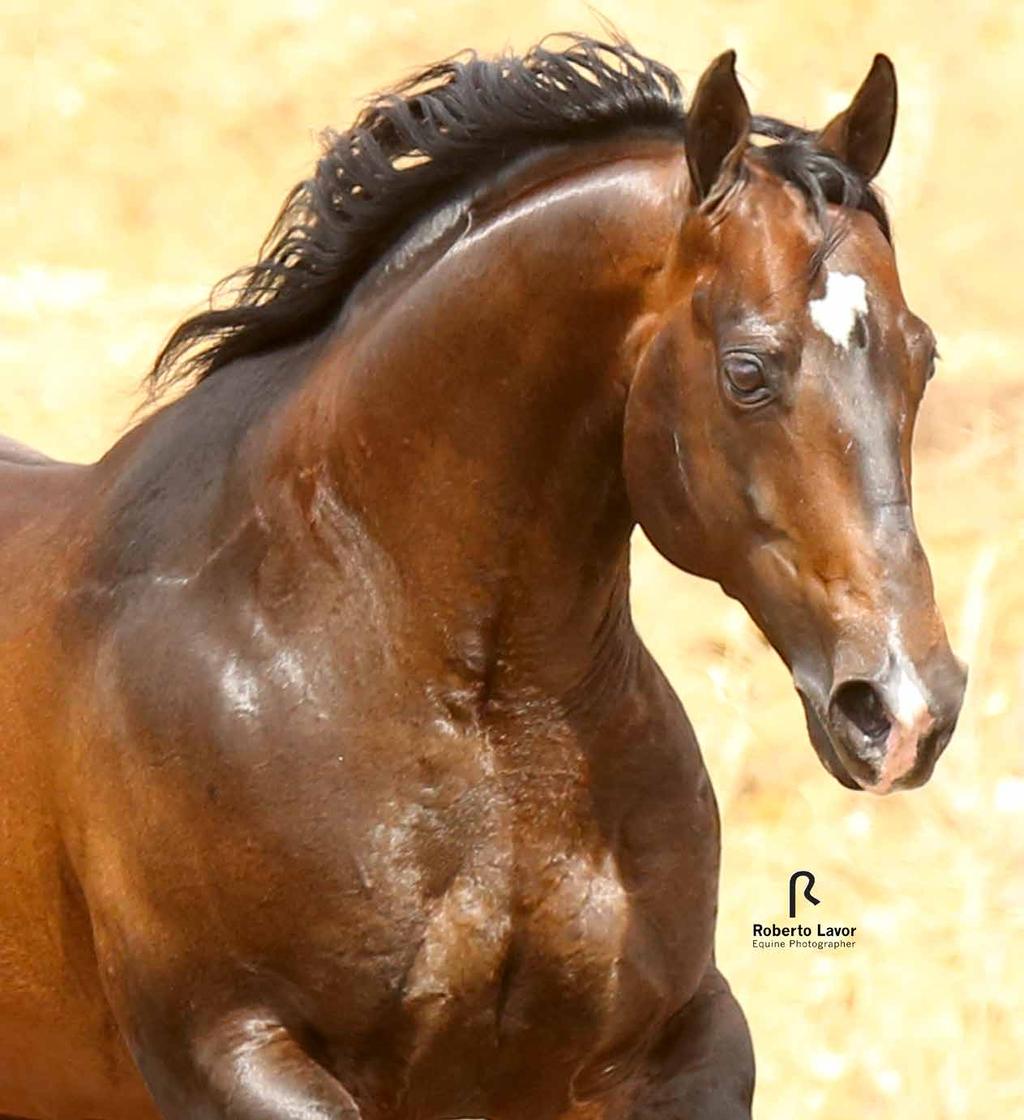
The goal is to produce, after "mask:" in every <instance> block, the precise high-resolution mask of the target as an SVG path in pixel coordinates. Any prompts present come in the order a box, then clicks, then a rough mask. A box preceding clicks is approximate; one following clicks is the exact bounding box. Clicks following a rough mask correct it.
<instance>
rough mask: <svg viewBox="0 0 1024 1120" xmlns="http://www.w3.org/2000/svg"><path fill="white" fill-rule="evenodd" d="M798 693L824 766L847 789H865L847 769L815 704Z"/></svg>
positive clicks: (813, 744) (811, 735)
mask: <svg viewBox="0 0 1024 1120" xmlns="http://www.w3.org/2000/svg"><path fill="white" fill-rule="evenodd" d="M798 695H799V697H800V701H801V703H802V704H803V706H804V717H805V719H806V720H807V734H808V735H809V736H810V739H811V745H812V746H813V747H814V753H815V754H816V755H817V756H818V759H819V761H820V762H821V764H822V766H824V767H825V769H826V770H827V771H828V772H829V773H830V774H831V775H832V777H833V778H835V779H836V781H837V782H839V784H840V785H842V786H845V787H846V788H847V789H852V790H857V791H858V792H862V791H863V789H862V787H861V785H860V784H859V783H858V782H857V781H855V780H854V778H853V775H852V774H850V772H849V771H848V770H847V769H846V766H845V765H844V764H843V760H842V759H841V758H840V757H839V754H838V752H837V751H836V748H835V746H834V745H833V743H832V736H831V735H829V733H828V730H827V728H826V727H825V725H824V723H823V722H822V721H821V719H820V717H819V716H818V713H817V711H816V710H815V708H814V705H813V704H812V703H811V701H810V700H809V699H808V698H807V697H806V696H805V695H804V694H803V693H802V692H798Z"/></svg>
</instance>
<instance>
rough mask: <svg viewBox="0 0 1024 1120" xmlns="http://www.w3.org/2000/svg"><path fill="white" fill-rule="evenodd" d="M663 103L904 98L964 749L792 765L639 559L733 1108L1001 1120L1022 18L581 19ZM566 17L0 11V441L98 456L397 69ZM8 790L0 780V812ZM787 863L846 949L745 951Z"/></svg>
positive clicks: (1016, 1095)
mask: <svg viewBox="0 0 1024 1120" xmlns="http://www.w3.org/2000/svg"><path fill="white" fill-rule="evenodd" d="M601 10H602V12H603V13H604V14H605V15H607V16H608V17H609V18H610V19H612V20H613V21H614V22H615V23H616V24H617V25H618V26H619V27H620V28H621V29H622V30H623V31H624V32H626V33H627V34H628V35H629V36H630V37H631V38H632V39H633V40H634V41H635V42H636V44H637V45H638V46H639V47H640V48H641V49H644V50H646V51H647V52H649V53H651V54H653V55H655V56H656V57H658V58H660V59H661V60H663V61H665V62H667V63H669V64H671V65H672V66H674V67H675V68H676V69H677V70H678V72H679V73H680V75H681V76H682V78H683V80H684V82H685V83H686V84H687V86H688V88H692V86H693V84H694V82H695V79H696V77H697V75H698V74H699V73H700V71H701V69H702V68H703V66H704V65H705V64H706V63H707V62H708V61H709V60H710V58H711V57H712V56H713V55H714V54H716V53H718V52H719V51H721V50H723V49H725V48H726V47H735V48H737V50H738V51H739V67H740V71H741V75H742V77H743V79H744V81H745V85H746V88H747V91H748V94H749V97H750V100H751V102H752V104H753V106H754V108H755V110H760V111H764V112H771V113H774V114H777V115H780V116H785V117H787V118H789V119H793V120H796V121H798V122H804V123H807V124H810V125H817V124H820V123H822V122H823V121H824V120H825V119H826V118H827V116H829V115H830V114H831V113H833V112H834V111H836V110H837V109H839V108H841V107H842V106H843V105H844V104H845V102H846V99H847V98H848V96H849V95H850V93H852V91H853V90H854V89H855V88H856V86H857V84H858V83H859V81H860V80H861V78H862V77H863V75H864V73H865V72H866V69H867V66H868V65H869V63H870V61H871V57H872V55H873V53H874V52H875V51H877V50H884V51H886V52H888V53H889V54H890V55H891V56H892V58H893V59H894V61H895V63H896V67H897V71H898V74H899V78H900V83H901V86H900V95H901V111H900V119H899V125H898V129H897V136H896V142H895V147H894V150H893V154H892V156H891V158H890V161H889V163H888V165H887V166H886V168H885V170H884V171H883V173H882V176H881V186H882V187H883V189H884V190H885V193H886V194H887V196H888V200H889V204H890V207H891V210H892V214H893V219H894V225H895V229H896V235H897V246H898V253H899V259H900V266H901V273H902V277H903V281H904V287H905V289H906V291H907V294H908V298H909V301H910V303H911V305H912V306H913V307H914V308H915V310H917V311H918V312H919V313H920V314H922V315H923V316H924V317H925V318H927V319H928V320H929V321H930V322H931V324H932V325H933V326H934V328H935V330H936V333H937V334H938V336H939V339H940V346H941V350H942V354H943V358H944V361H943V362H942V365H941V368H940V373H939V376H938V378H937V380H936V381H935V382H934V383H933V386H932V387H931V388H930V389H929V392H928V397H927V400H926V402H925V407H924V412H923V416H922V422H921V427H920V429H919V434H918V440H917V457H916V488H917V508H918V519H919V522H920V527H921V530H922V535H923V537H924V539H925V543H926V546H927V547H928V548H929V551H930V554H931V557H932V562H933V567H934V569H935V573H936V579H937V583H938V588H939V595H940V600H941V602H942V604H943V605H944V608H945V611H946V614H947V619H948V622H949V628H950V632H951V637H952V639H953V642H954V646H955V647H956V648H957V649H958V652H959V653H960V654H961V656H963V657H965V658H966V659H967V660H968V661H969V662H970V663H971V683H970V688H969V692H968V700H967V703H966V706H965V709H964V714H963V717H962V719H961V724H960V729H959V731H958V732H957V735H956V737H955V739H954V741H953V744H952V746H951V748H950V750H949V752H948V753H947V755H946V756H945V758H944V759H943V761H942V763H941V764H940V766H939V769H938V772H937V775H936V777H935V778H934V779H933V781H932V782H931V784H930V785H929V786H927V787H926V788H925V789H924V790H922V791H919V792H915V793H913V794H909V795H904V796H900V797H896V798H891V799H886V800H883V801H874V800H868V799H867V797H866V796H864V795H856V794H853V793H849V792H847V791H845V790H843V789H841V788H840V787H839V786H838V785H837V784H836V783H835V782H834V781H833V780H832V779H831V778H829V777H828V776H827V775H826V774H825V772H824V771H823V770H822V769H821V768H820V766H819V764H818V763H817V761H816V760H815V758H814V755H813V753H812V751H811V748H810V746H809V745H808V743H807V740H806V735H805V732H804V729H803V725H802V719H801V715H800V710H799V704H798V702H797V699H796V697H795V694H794V693H793V691H792V688H791V686H790V683H789V680H788V677H787V674H786V673H785V671H784V670H783V669H782V667H781V665H780V664H779V663H778V662H777V660H776V659H775V657H774V655H773V654H772V653H771V652H770V651H768V650H767V649H766V648H765V646H764V643H763V642H762V641H761V640H760V639H759V638H758V636H757V634H756V633H755V631H754V630H753V627H752V626H751V624H750V623H749V622H748V621H747V619H746V616H745V614H744V613H743V611H742V610H741V609H740V608H739V607H737V606H736V605H734V604H732V603H730V602H728V601H727V600H726V599H725V598H724V597H723V596H722V595H721V594H720V593H719V592H718V590H717V589H716V588H714V587H712V586H710V585H705V584H701V583H698V582H697V581H695V580H692V579H690V578H688V577H684V576H682V575H680V574H678V573H676V572H675V571H673V570H671V569H669V568H668V567H667V566H666V565H665V564H664V563H663V562H661V561H660V560H659V559H658V558H657V557H655V556H654V555H653V554H652V552H651V550H650V549H649V547H647V546H646V545H645V544H644V543H643V542H640V541H638V543H637V548H636V568H635V571H636V586H635V600H636V611H637V615H638V617H639V621H640V625H641V628H642V631H643V633H644V634H645V636H646V637H647V639H648V641H649V643H650V645H651V646H652V648H653V650H654V652H655V654H656V655H657V656H658V657H659V658H660V660H661V661H662V664H663V665H664V666H665V667H666V669H667V670H668V672H669V674H670V676H671V677H672V679H673V681H674V682H675V685H676V687H677V689H678V691H679V692H680V694H681V695H682V697H683V699H684V701H685V702H686V704H687V706H688V708H689V711H690V713H691V716H692V718H693V720H694V723H695V724H696V727H697V730H698V733H699V735H700V737H701V740H702V742H703V745H704V750H705V753H706V756H707V760H708V764H709V766H710V769H711V771H712V774H713V777H714V779H715V783H716V787H717V790H718V794H719V798H720V801H721V805H722V811H723V817H724V866H723V888H722V904H721V918H720V924H719V949H718V952H719V959H720V963H721V965H722V967H723V969H724V971H725V972H726V973H727V974H728V975H729V976H730V977H731V979H732V982H733V986H734V988H735V989H736V991H737V993H738V995H739V997H740V999H741V1001H742V1002H743V1003H744V1005H745V1007H746V1010H747V1013H748V1015H749V1018H750V1020H751V1025H752V1028H753V1032H754V1038H755V1044H756V1048H757V1053H758V1061H759V1085H760V1087H759V1093H758V1099H757V1106H756V1110H755V1112H756V1115H757V1116H758V1117H759V1118H760V1120H788V1118H791V1117H798V1116H799V1117H828V1118H838V1120H846V1118H848V1117H851V1118H852V1117H862V1116H871V1117H889V1116H892V1117H900V1118H901V1120H917V1118H921V1120H924V1118H927V1120H945V1118H960V1117H964V1118H966V1117H971V1118H975V1117H988V1116H999V1117H1014V1116H1021V1115H1024V1074H1022V1072H1021V1066H1022V1054H1024V1017H1022V1012H1024V1007H1022V1000H1021V996H1022V993H1024V973H1022V970H1021V969H1020V967H1016V968H1015V967H1014V964H1015V962H1017V963H1018V964H1019V955H1018V954H1017V953H1015V940H1016V938H1018V937H1024V877H1022V859H1024V828H1022V823H1024V756H1022V751H1021V730H1022V714H1024V700H1022V684H1024V653H1022V648H1024V644H1022V636H1024V572H1022V569H1021V564H1022V561H1024V531H1022V526H1024V470H1022V468H1024V458H1022V455H1024V453H1022V450H1021V442H1020V437H1019V434H1020V433H1021V432H1022V430H1024V428H1022V423H1024V324H1022V322H1021V319H1020V310H1021V298H1020V294H1019V293H1020V285H1019V281H1018V275H1017V274H1018V270H1019V268H1020V262H1021V261H1022V260H1024V243H1022V242H1024V223H1022V220H1021V216H1020V206H1019V203H1018V194H1019V193H1020V189H1021V183H1020V179H1021V172H1022V169H1024V155H1022V153H1024V120H1022V112H1021V109H1020V105H1021V102H1022V101H1024V5H1021V4H1009V3H1005V2H1004V3H998V2H990V0H989V2H976V3H974V4H972V5H965V4H955V5H954V4H951V3H942V2H939V3H934V2H933V3H924V2H923V0H912V2H908V3H905V4H899V5H894V4H891V3H876V2H873V0H860V2H858V3H857V4H844V3H841V2H840V0H833V3H831V4H823V3H821V2H820V0H791V2H786V3H774V4H771V3H744V2H740V0H715V2H713V3H712V2H704V3H692V4H690V5H686V4H684V3H681V2H679V0H673V2H671V3H670V2H668V0H633V2H632V3H625V2H620V0H607V2H605V3H603V4H602V5H601ZM597 27H598V24H597V20H596V17H595V16H594V14H593V12H592V11H591V10H590V9H589V8H588V7H587V6H585V5H584V4H583V3H580V2H578V0H550V2H548V3H544V2H541V0H518V2H517V3H515V4H514V5H513V4H505V3H497V2H495V0H483V2H481V0H477V2H475V3H474V2H469V0H408V2H406V3H402V2H397V3H396V2H393V3H390V4H388V3H365V4H356V3H352V2H349V0H343V2H338V3H329V2H326V0H236V2H233V3H232V2H226V0H206V2H204V3H202V4H198V3H196V4H189V3H169V2H164V0H160V2H157V0H142V2H141V3H134V4H128V3H117V2H114V0H90V2H89V3H87V4H83V3H72V2H70V0H59V2H49V3H45V2H44V3H43V4H40V3H39V0H35V2H32V3H27V2H22V0H3V3H2V5H0V199H2V205H0V247H2V258H0V431H4V432H6V433H8V434H10V435H13V436H15V437H19V438H21V439H25V440H28V441H30V442H33V443H35V444H37V445H39V446H40V447H42V448H44V449H45V450H47V451H49V452H50V453H52V454H56V455H60V456H65V457H69V458H85V459H87V458H90V457H95V456H97V455H98V454H100V453H101V452H102V451H103V450H104V449H105V448H106V447H107V446H108V445H109V444H110V442H112V441H113V440H114V439H115V438H116V437H117V436H118V434H119V433H120V432H122V431H123V430H124V427H125V425H126V424H127V423H128V422H129V419H130V416H131V412H132V409H133V407H134V406H135V405H136V404H137V403H138V397H137V396H136V395H135V390H136V386H137V384H138V382H139V379H140V377H141V375H142V374H143V373H144V371H145V369H146V367H147V365H148V363H149V362H150V361H151V359H152V357H153V355H154V353H155V352H156V350H157V348H158V346H159V344H160V342H161V341H162V339H163V338H164V337H165V336H166V334H167V333H168V331H169V330H170V328H171V327H172V326H173V324H174V323H175V322H176V320H177V319H179V318H180V317H181V316H182V314H183V313H184V312H185V311H187V310H190V309H193V308H194V307H195V306H196V305H197V304H198V303H199V301H200V300H201V299H202V298H203V297H204V295H205V293H206V291H207V289H208V288H209V286H210V285H211V284H212V282H213V281H215V280H216V279H218V278H219V277H220V276H222V275H223V274H225V273H226V272H229V271H231V270H232V269H234V268H236V267H238V266H239V265H241V264H243V263H246V262H248V261H250V260H251V258H252V255H253V253H254V251H255V248H256V246H257V245H258V243H259V241H260V240H261V238H262V236H263V234H264V232H265V231H266V229H267V227H268V226H269V224H270V221H271V219H272V217H273V216H274V214H275V212H276V210H277V207H278V205H279V203H280V201H281V199H282V198H283V196H284V194H285V192H286V191H287V189H288V188H289V187H290V186H291V184H292V183H293V182H294V181H296V180H297V179H298V178H300V177H301V176H303V175H304V174H305V173H306V171H307V170H308V168H309V167H310V165H311V162H312V160H313V158H314V156H315V152H316V147H315V134H316V132H317V131H318V130H319V129H320V128H321V127H323V126H325V125H328V124H331V125H335V126H338V127H342V126H344V125H346V124H347V123H348V122H349V121H350V120H351V118H352V117H353V115H354V113H355V111H356V108H357V105H358V103H359V99H360V98H361V97H363V96H365V95H366V94H367V93H369V92H370V91H371V90H373V89H375V88H378V87H380V86H382V85H386V84H388V83H389V82H391V81H392V80H394V79H395V78H397V77H400V76H402V75H404V74H405V73H407V72H408V71H409V70H410V69H411V68H413V67H414V66H416V65H417V64H419V63H422V62H426V61H429V60H432V59H434V58H436V57H439V56H441V55H445V54H448V53H451V52H452V51H454V50H456V49H459V48H462V47H464V46H470V45H471V46H475V47H477V48H478V49H480V50H481V51H484V52H492V51H496V50H499V49H501V48H503V47H506V46H513V47H517V48H523V47H526V46H528V45H529V44H530V43H531V42H532V41H533V40H534V39H536V38H538V37H539V36H541V35H543V34H545V33H547V32H550V31H555V30H567V29H569V30H578V29H582V30H591V31H593V30H596V29H597ZM0 795H2V791H0ZM803 867H808V868H811V869H812V870H813V871H814V872H815V874H816V875H817V887H816V893H817V894H818V896H819V897H820V898H822V900H823V905H822V906H821V907H819V913H816V914H814V918H815V919H816V918H817V917H819V916H820V917H821V919H822V920H823V921H826V922H827V921H834V922H849V923H851V924H856V925H857V926H858V938H857V940H858V944H857V947H856V949H854V950H852V951H848V952H845V953H842V952H833V953H806V952H804V953H801V952H765V951H755V950H754V949H753V948H752V946H751V938H750V925H751V922H752V921H753V920H772V919H775V920H779V919H782V918H784V917H785V906H786V900H785V894H786V884H787V880H788V877H789V874H790V872H791V871H793V870H794V869H796V868H803Z"/></svg>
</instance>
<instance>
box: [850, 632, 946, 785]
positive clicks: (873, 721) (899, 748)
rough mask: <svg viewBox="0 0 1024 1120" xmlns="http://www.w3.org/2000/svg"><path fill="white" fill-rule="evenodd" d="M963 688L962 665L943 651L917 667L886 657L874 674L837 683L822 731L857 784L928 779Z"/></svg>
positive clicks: (910, 781) (897, 782) (922, 781)
mask: <svg viewBox="0 0 1024 1120" xmlns="http://www.w3.org/2000/svg"><path fill="white" fill-rule="evenodd" d="M966 685H967V671H966V667H965V666H964V665H963V664H962V663H961V662H959V661H958V660H957V659H956V658H955V657H954V656H953V654H952V653H951V652H949V651H948V650H946V651H944V655H943V656H940V657H939V659H938V660H937V661H936V662H935V663H933V664H931V665H928V666H927V667H924V668H919V667H917V666H915V665H913V664H912V663H910V662H909V661H907V660H906V659H905V658H902V657H901V658H890V660H889V664H888V666H887V668H886V669H885V670H884V671H883V672H882V673H880V674H879V675H878V676H877V677H874V678H868V677H863V676H862V677H850V678H847V679H845V680H839V681H837V682H836V683H835V684H834V686H833V689H832V693H831V695H830V697H829V703H828V722H829V730H830V732H831V735H832V738H833V741H834V742H835V745H836V747H837V748H838V749H839V751H840V753H841V755H842V756H843V759H844V761H845V762H846V764H847V768H848V770H849V771H850V775H851V776H852V777H853V778H854V779H855V781H856V782H857V784H858V785H860V786H861V788H863V789H866V790H869V791H870V792H872V793H878V794H885V793H891V792H892V791H893V790H895V789H912V788H913V787H915V786H919V785H922V784H923V783H924V782H925V781H927V780H928V778H929V776H930V775H931V772H932V770H933V768H934V766H935V763H936V761H937V760H938V757H939V755H941V754H942V752H943V750H945V748H946V745H947V744H948V742H949V740H950V737H951V735H952V734H953V729H954V727H955V726H956V721H957V717H958V716H959V714H960V707H961V704H962V703H963V697H964V690H965V688H966Z"/></svg>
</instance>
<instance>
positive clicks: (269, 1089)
mask: <svg viewBox="0 0 1024 1120" xmlns="http://www.w3.org/2000/svg"><path fill="white" fill-rule="evenodd" d="M193 1059H194V1068H195V1072H196V1075H197V1077H198V1080H199V1083H200V1088H199V1091H198V1100H196V1099H193V1100H189V1101H184V1102H181V1104H178V1103H177V1102H174V1103H172V1104H171V1106H170V1107H167V1106H166V1105H165V1103H164V1102H163V1101H162V1100H161V1099H160V1094H159V1092H157V1093H155V1094H154V1095H156V1096H157V1103H158V1104H159V1105H160V1108H161V1111H162V1113H163V1114H164V1115H165V1116H166V1117H168V1118H170V1120H178V1118H179V1117H180V1120H186V1117H187V1118H188V1120H195V1118H196V1117H197V1116H202V1117H203V1118H204V1120H206V1118H207V1117H209V1120H285V1118H287V1120H360V1118H361V1113H360V1110H359V1106H358V1105H357V1104H356V1102H355V1100H354V1099H353V1098H352V1096H351V1095H350V1094H349V1093H348V1091H347V1090H346V1089H345V1087H344V1086H343V1085H342V1084H341V1083H340V1082H339V1081H337V1080H336V1079H335V1078H334V1077H332V1076H331V1074H330V1073H328V1072H327V1070H325V1069H324V1068H323V1066H321V1065H320V1064H319V1063H318V1062H317V1061H315V1060H314V1059H313V1058H312V1057H310V1055H309V1054H307V1053H306V1051H305V1050H304V1049H303V1048H302V1046H301V1045H300V1044H299V1043H298V1041H297V1040H296V1039H295V1038H294V1036H293V1035H292V1034H291V1033H290V1032H289V1031H288V1030H287V1029H286V1028H285V1027H284V1026H283V1025H282V1024H280V1023H278V1022H276V1021H274V1020H271V1019H267V1018H266V1017H260V1016H253V1015H245V1016H236V1017H235V1018H233V1019H232V1020H230V1021H228V1022H225V1023H222V1024H220V1025H219V1026H218V1027H217V1028H215V1029H214V1030H213V1031H212V1032H209V1033H207V1034H206V1035H205V1036H204V1037H203V1038H201V1039H200V1040H199V1041H198V1042H197V1043H196V1044H195V1045H194V1048H193Z"/></svg>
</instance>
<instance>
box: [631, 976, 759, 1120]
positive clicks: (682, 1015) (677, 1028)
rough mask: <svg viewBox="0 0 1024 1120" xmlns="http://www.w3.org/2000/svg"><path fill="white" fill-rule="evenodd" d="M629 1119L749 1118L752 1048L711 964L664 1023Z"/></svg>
mask: <svg viewBox="0 0 1024 1120" xmlns="http://www.w3.org/2000/svg"><path fill="white" fill-rule="evenodd" d="M652 1062H653V1066H652V1070H651V1077H650V1081H649V1082H648V1083H647V1085H646V1086H645V1088H644V1090H643V1091H642V1093H641V1094H640V1096H639V1098H638V1099H637V1101H636V1103H635V1105H634V1107H633V1110H632V1111H631V1112H630V1114H629V1120H750V1109H751V1101H752V1099H753V1095H754V1050H753V1047H752V1045H751V1042H750V1031H749V1029H748V1028H747V1021H746V1018H745V1017H744V1015H743V1011H742V1010H741V1009H740V1005H739V1004H738V1003H737V1002H736V999H735V997H734V996H733V994H732V992H731V991H730V989H729V985H728V984H727V983H726V981H725V978H724V977H723V976H722V974H721V973H720V972H719V971H718V969H717V968H715V967H714V966H713V965H712V966H711V968H709V970H708V972H707V973H706V975H705V977H704V980H703V981H702V982H701V986H700V988H698V990H697V993H696V995H695V996H694V997H693V999H692V1000H690V1002H689V1003H688V1004H687V1005H686V1007H684V1008H683V1009H682V1010H681V1011H680V1012H679V1013H678V1014H677V1015H676V1016H675V1017H674V1018H673V1019H672V1021H671V1022H670V1023H669V1028H668V1031H667V1033H666V1035H665V1037H664V1039H663V1041H662V1043H661V1045H660V1046H659V1047H658V1048H657V1050H656V1052H655V1054H654V1055H653V1057H652Z"/></svg>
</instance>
